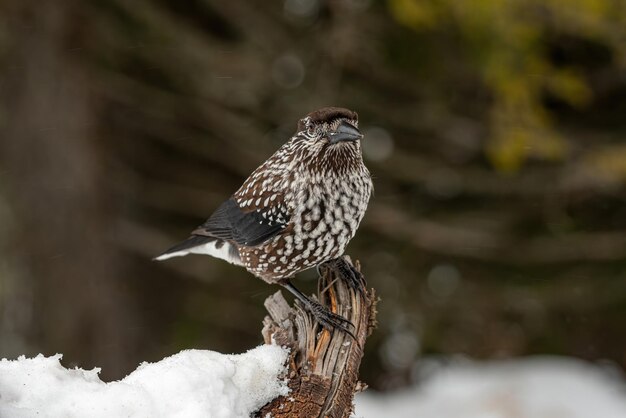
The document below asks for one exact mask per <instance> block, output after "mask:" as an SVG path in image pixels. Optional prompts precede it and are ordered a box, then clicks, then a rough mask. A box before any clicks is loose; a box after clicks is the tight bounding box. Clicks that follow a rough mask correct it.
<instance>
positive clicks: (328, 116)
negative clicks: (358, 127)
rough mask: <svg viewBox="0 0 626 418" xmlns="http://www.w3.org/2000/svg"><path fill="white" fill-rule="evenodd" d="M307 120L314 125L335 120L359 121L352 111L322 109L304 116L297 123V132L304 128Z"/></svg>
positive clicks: (341, 108)
mask: <svg viewBox="0 0 626 418" xmlns="http://www.w3.org/2000/svg"><path fill="white" fill-rule="evenodd" d="M307 118H308V119H309V120H310V121H311V122H313V123H315V124H319V123H330V122H332V121H334V120H337V119H348V120H354V121H358V120H359V115H358V114H357V113H356V112H353V111H352V110H349V109H345V108H343V107H323V108H321V109H318V110H316V111H314V112H311V113H309V114H308V115H306V117H305V118H304V119H301V120H300V121H299V122H298V131H302V130H304V129H305V128H306V126H305V120H306V119H307Z"/></svg>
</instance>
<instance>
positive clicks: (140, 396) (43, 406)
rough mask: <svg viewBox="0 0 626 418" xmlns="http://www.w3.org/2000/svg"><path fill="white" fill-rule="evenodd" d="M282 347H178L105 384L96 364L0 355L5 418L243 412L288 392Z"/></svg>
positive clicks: (218, 416) (229, 417)
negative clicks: (227, 350) (225, 350)
mask: <svg viewBox="0 0 626 418" xmlns="http://www.w3.org/2000/svg"><path fill="white" fill-rule="evenodd" d="M287 355H288V354H287V351H286V350H285V349H282V348H280V347H278V346H275V345H265V346H260V347H257V348H255V349H252V350H250V351H248V352H247V353H244V354H239V355H225V354H220V353H215V352H212V351H204V350H186V351H181V352H180V353H178V354H175V355H173V356H171V357H167V358H165V359H163V360H161V361H159V362H156V363H143V364H141V365H140V366H139V367H138V368H137V369H136V370H135V371H134V372H132V373H131V374H130V375H128V376H127V377H125V378H124V379H122V380H120V381H116V382H111V383H104V382H102V381H101V380H100V378H99V377H98V373H99V372H100V369H93V370H82V369H66V368H64V367H63V366H62V365H61V363H60V362H59V361H60V360H61V357H62V356H61V355H60V354H57V355H55V356H51V357H44V356H43V355H41V354H40V355H39V356H37V357H35V358H24V357H23V356H22V357H20V358H18V359H17V360H6V359H3V360H1V361H0V417H2V418H9V417H10V418H31V417H42V418H56V417H63V418H74V417H76V418H78V417H80V418H84V417H89V418H92V417H93V418H98V417H103V418H104V417H106V418H117V417H125V418H144V417H145V418H148V417H150V418H158V417H168V418H169V417H172V418H178V417H180V418H183V417H184V418H195V417H203V418H206V417H209V418H240V417H241V418H244V417H246V418H247V417H249V416H250V414H251V413H252V412H254V411H256V410H257V409H259V408H260V407H261V406H263V405H265V404H266V403H267V402H269V401H270V400H272V399H274V398H275V397H277V396H279V395H286V394H287V393H288V388H287V386H286V381H284V380H281V379H280V376H281V373H283V372H284V370H285V366H284V365H285V362H286V359H287Z"/></svg>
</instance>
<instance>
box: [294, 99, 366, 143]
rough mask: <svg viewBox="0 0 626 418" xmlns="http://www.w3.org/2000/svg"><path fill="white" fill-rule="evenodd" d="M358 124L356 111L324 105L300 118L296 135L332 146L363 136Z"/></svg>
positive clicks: (355, 140)
mask: <svg viewBox="0 0 626 418" xmlns="http://www.w3.org/2000/svg"><path fill="white" fill-rule="evenodd" d="M358 126H359V116H358V115H357V113H356V112H353V111H351V110H348V109H344V108H341V107H324V108H322V109H319V110H316V111H315V112H311V113H309V114H308V115H306V117H304V118H303V119H300V122H299V123H298V133H297V135H298V136H300V137H303V139H306V140H309V141H311V142H320V143H323V144H324V145H330V146H332V145H337V144H341V143H344V142H357V141H359V140H360V139H361V138H363V135H362V134H361V132H359V129H358Z"/></svg>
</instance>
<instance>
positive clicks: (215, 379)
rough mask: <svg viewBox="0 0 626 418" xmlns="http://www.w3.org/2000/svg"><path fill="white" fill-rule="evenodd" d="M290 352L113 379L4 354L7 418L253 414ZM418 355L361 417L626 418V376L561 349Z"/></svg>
mask: <svg viewBox="0 0 626 418" xmlns="http://www.w3.org/2000/svg"><path fill="white" fill-rule="evenodd" d="M287 355H288V354H287V351H286V350H284V349H282V348H280V347H277V346H274V345H266V346H261V347H257V348H255V349H253V350H250V351H248V352H247V353H244V354H239V355H224V354H219V353H215V352H211V351H201V350H187V351H182V352H180V353H178V354H175V355H173V356H171V357H168V358H165V359H163V360H161V361H159V362H157V363H151V364H150V363H143V364H141V365H140V366H139V367H138V368H137V370H135V371H134V372H132V373H131V374H130V375H128V376H127V377H126V378H124V379H122V380H120V381H117V382H111V383H104V382H102V381H101V380H100V378H99V377H98V373H99V369H93V370H82V369H66V368H64V367H63V366H62V365H61V364H60V362H59V360H61V355H58V354H57V355H55V356H51V357H44V356H43V355H39V356H37V357H35V358H30V359H27V358H24V357H20V358H18V359H17V360H6V359H3V360H1V361H0V418H31V417H43V418H57V417H63V418H74V417H81V418H82V417H86V418H92V417H93V418H100V417H107V418H121V417H125V418H144V417H146V418H147V417H150V418H166V417H167V418H170V417H171V418H195V417H209V418H243V417H249V416H250V414H251V413H253V412H255V411H256V410H258V409H259V408H260V407H261V406H263V405H264V404H266V403H267V402H269V401H270V400H272V399H273V398H275V397H277V396H279V395H286V394H287V393H288V389H287V386H286V381H284V380H281V377H280V376H282V373H283V372H284V371H285V369H284V364H285V361H286V359H287ZM420 364H421V367H420V368H418V369H416V374H415V375H416V376H418V377H419V376H421V377H424V375H426V377H425V378H423V379H421V380H422V384H421V385H420V386H419V387H415V388H411V389H406V390H403V391H399V392H394V393H390V394H384V395H383V394H377V393H375V392H373V391H367V392H365V393H363V394H359V395H357V397H356V412H355V415H354V417H358V418H416V417H419V418H626V384H625V383H624V380H623V377H622V376H620V375H619V373H617V372H616V369H609V368H608V367H606V366H604V367H601V366H599V365H594V364H592V363H588V362H584V361H581V360H575V359H568V358H559V357H535V358H526V359H517V360H507V361H491V362H469V361H464V362H461V363H459V362H456V363H452V364H451V365H448V366H440V365H437V367H432V365H433V364H434V363H433V362H432V361H430V362H429V361H428V360H425V361H421V362H420ZM429 365H430V367H429Z"/></svg>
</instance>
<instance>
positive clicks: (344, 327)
mask: <svg viewBox="0 0 626 418" xmlns="http://www.w3.org/2000/svg"><path fill="white" fill-rule="evenodd" d="M281 285H282V286H284V287H285V288H286V289H287V290H289V291H290V292H291V293H293V295H294V296H296V298H297V299H298V300H299V301H300V302H301V303H302V305H303V306H304V309H306V310H307V311H308V312H309V313H311V315H313V317H314V318H315V319H316V320H317V322H318V323H319V324H320V325H321V326H322V327H323V328H326V329H327V330H329V331H332V330H334V329H337V330H340V331H343V332H345V333H346V334H348V335H349V336H350V337H351V338H352V339H353V340H354V341H356V342H357V344H358V340H357V339H356V336H355V335H354V333H353V332H352V330H354V329H355V327H354V324H353V323H352V322H350V320H348V319H346V318H344V317H343V316H341V315H338V314H336V313H334V312H332V311H331V310H330V309H328V308H327V307H325V306H323V305H322V304H320V303H319V302H317V301H316V300H313V299H311V298H309V297H308V296H306V295H305V294H304V293H302V292H300V290H298V288H296V287H295V286H294V285H293V284H291V282H290V281H289V280H285V281H284V282H282V283H281Z"/></svg>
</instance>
